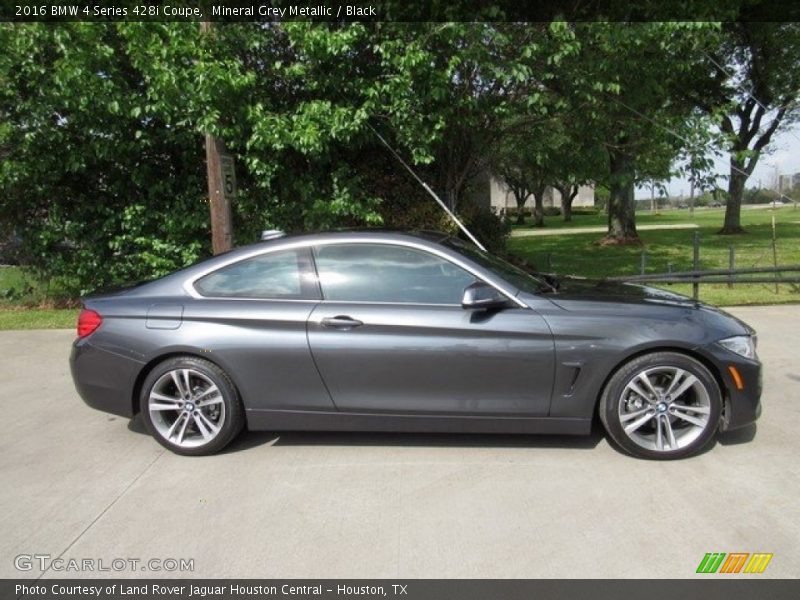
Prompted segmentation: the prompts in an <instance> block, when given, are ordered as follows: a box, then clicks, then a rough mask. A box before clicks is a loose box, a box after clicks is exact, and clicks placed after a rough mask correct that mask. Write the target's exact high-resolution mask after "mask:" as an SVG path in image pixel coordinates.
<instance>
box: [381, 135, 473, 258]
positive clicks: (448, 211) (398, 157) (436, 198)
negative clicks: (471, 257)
mask: <svg viewBox="0 0 800 600" xmlns="http://www.w3.org/2000/svg"><path fill="white" fill-rule="evenodd" d="M366 125H367V127H369V128H370V130H371V131H372V133H374V134H375V136H376V137H377V138H378V139H379V140H380V141H381V143H382V144H383V145H384V146H386V148H388V150H389V152H391V153H392V155H393V156H394V157H395V158H396V159H397V160H398V161H400V164H401V165H403V166H404V167H405V168H406V171H408V172H409V173H411V176H412V177H413V178H414V179H416V180H417V181H418V182H419V184H420V185H421V186H422V187H423V188H425V191H426V192H428V193H429V194H430V195H431V196H432V197H433V199H434V200H436V202H437V203H438V204H439V206H441V207H442V210H443V211H444V212H446V213H447V216H449V217H450V218H451V219H452V220H453V222H454V223H455V224H456V225H458V228H459V229H461V231H463V232H464V235H466V236H467V237H468V238H469V239H470V240H471V241H472V243H473V244H475V245H476V246H477V247H478V248H480V249H481V250H483V251H484V252H486V248H484V247H483V244H481V243H480V242H479V241H478V239H477V238H476V237H475V236H474V235H472V234H471V233H470V231H469V229H467V227H466V225H464V224H463V223H462V222H461V221H460V220H459V218H458V217H457V216H456V215H455V213H454V212H453V211H451V210H450V209H449V208H447V205H446V204H445V203H444V202H442V199H441V198H439V196H437V195H436V192H434V191H433V190H432V189H431V187H430V186H429V185H428V184H427V183H425V182H424V181H423V180H422V179H421V178H420V176H419V175H417V174H416V173H415V172H414V170H413V169H412V168H411V167H409V166H408V163H406V161H404V160H403V159H402V158H401V157H400V155H399V154H398V153H397V152H395V150H394V148H392V147H391V146H390V145H389V142H387V141H386V140H385V139H383V136H382V135H381V134H380V133H378V132H377V131H375V129H374V128H373V127H372V125H370V124H369V123H367V124H366Z"/></svg>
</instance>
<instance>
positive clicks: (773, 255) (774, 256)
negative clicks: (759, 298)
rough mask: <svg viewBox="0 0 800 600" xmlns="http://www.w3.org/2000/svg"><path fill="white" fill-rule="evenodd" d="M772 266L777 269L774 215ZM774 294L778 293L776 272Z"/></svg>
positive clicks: (773, 216) (773, 217) (773, 221)
mask: <svg viewBox="0 0 800 600" xmlns="http://www.w3.org/2000/svg"><path fill="white" fill-rule="evenodd" d="M772 266H774V267H775V268H776V269H777V268H778V246H777V240H776V235H775V215H772ZM775 279H776V281H775V293H776V294H777V293H778V282H777V279H778V272H777V271H775Z"/></svg>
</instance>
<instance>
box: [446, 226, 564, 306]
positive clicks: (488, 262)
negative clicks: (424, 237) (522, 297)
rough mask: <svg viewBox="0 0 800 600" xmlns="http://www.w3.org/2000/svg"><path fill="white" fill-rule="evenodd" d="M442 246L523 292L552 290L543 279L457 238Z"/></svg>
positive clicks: (532, 292)
mask: <svg viewBox="0 0 800 600" xmlns="http://www.w3.org/2000/svg"><path fill="white" fill-rule="evenodd" d="M442 244H443V245H444V246H447V247H448V248H450V249H451V250H455V251H456V252H458V253H459V254H462V255H464V256H466V257H467V258H469V259H470V260H471V261H472V262H475V263H477V264H479V265H480V266H482V267H483V268H484V269H487V270H489V271H491V272H492V273H494V274H495V275H497V276H498V277H501V278H502V279H504V280H506V281H507V282H508V283H510V284H511V285H513V286H515V287H517V288H519V289H520V290H521V291H523V292H528V293H530V294H538V293H541V292H543V291H550V290H551V289H552V286H551V285H549V284H548V283H547V282H546V281H545V279H544V278H543V277H537V276H534V275H531V274H530V273H526V272H525V271H523V270H522V269H520V268H518V267H515V266H514V265H512V264H511V263H508V262H506V261H504V260H503V259H501V258H497V257H496V256H493V255H492V254H489V253H488V252H484V251H483V250H480V249H478V248H477V247H475V246H472V245H470V244H467V243H465V242H462V241H461V240H459V239H457V238H448V239H446V240H444V241H443V242H442Z"/></svg>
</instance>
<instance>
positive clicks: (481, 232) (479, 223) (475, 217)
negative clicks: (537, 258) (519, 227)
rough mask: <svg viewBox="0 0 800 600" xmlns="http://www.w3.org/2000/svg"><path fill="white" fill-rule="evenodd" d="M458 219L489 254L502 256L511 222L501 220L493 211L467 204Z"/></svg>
mask: <svg viewBox="0 0 800 600" xmlns="http://www.w3.org/2000/svg"><path fill="white" fill-rule="evenodd" d="M459 217H460V218H461V219H462V221H463V222H464V225H466V226H467V229H469V230H470V232H471V233H472V235H474V236H475V237H476V238H478V240H479V241H480V242H481V244H483V245H484V246H485V247H486V249H487V250H488V251H489V252H492V253H493V254H504V253H505V251H506V241H507V239H508V236H509V234H510V233H511V221H510V220H509V219H505V220H503V219H501V218H500V216H499V215H498V214H497V213H495V212H494V210H493V209H490V208H484V207H480V206H476V205H474V204H468V205H467V206H465V207H464V208H463V209H462V210H461V211H459Z"/></svg>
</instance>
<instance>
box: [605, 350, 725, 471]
mask: <svg viewBox="0 0 800 600" xmlns="http://www.w3.org/2000/svg"><path fill="white" fill-rule="evenodd" d="M721 410H722V395H721V393H720V389H719V386H718V385H717V382H716V380H715V379H714V377H713V375H712V374H711V373H710V372H709V371H708V369H707V368H706V367H705V366H704V365H703V364H702V363H701V362H699V361H697V360H695V359H694V358H691V357H689V356H686V355H684V354H679V353H676V352H656V353H653V354H646V355H644V356H640V357H638V358H635V359H633V360H631V361H630V362H628V363H626V364H625V365H623V366H622V367H621V368H620V369H619V370H618V371H617V372H616V373H615V374H614V375H613V376H612V377H611V379H610V380H609V382H608V384H607V385H606V387H605V389H604V390H603V395H602V397H601V399H600V419H601V421H602V422H603V425H604V426H605V428H606V431H607V432H608V434H609V436H610V437H611V439H612V440H613V441H614V442H615V443H616V444H617V445H618V446H619V447H621V448H622V449H623V450H625V451H626V452H628V453H629V454H632V455H634V456H638V457H641V458H653V459H662V460H668V459H675V458H684V457H686V456H691V455H693V454H696V453H698V452H699V451H700V450H702V449H703V448H704V447H705V446H706V445H707V444H708V443H709V442H710V441H711V440H712V439H713V437H714V434H715V432H716V430H717V426H718V424H719V419H720V413H721Z"/></svg>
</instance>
